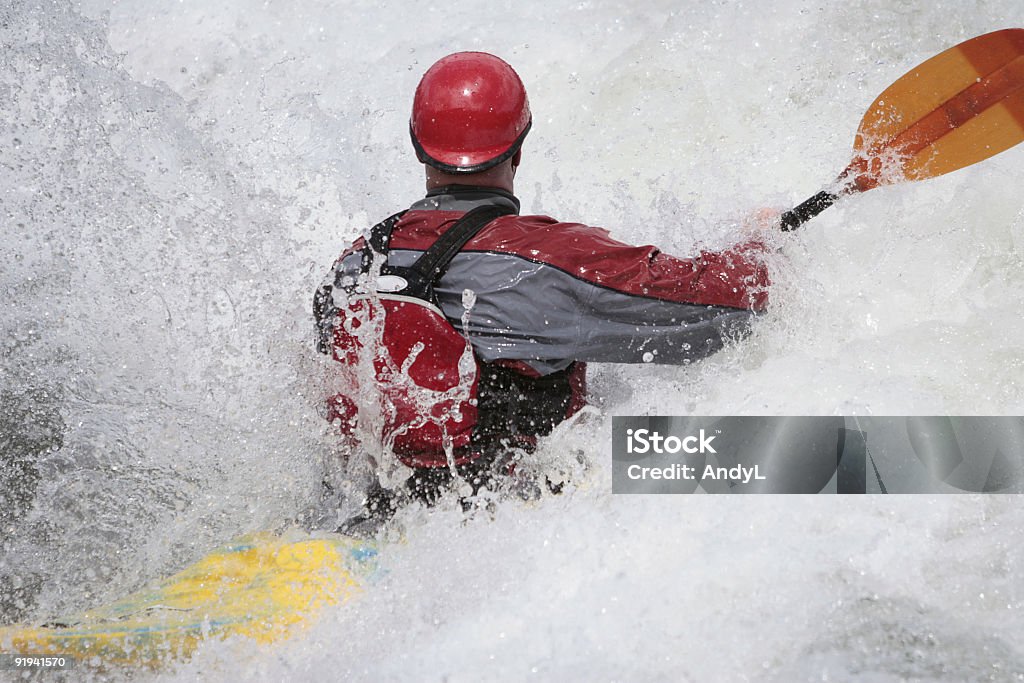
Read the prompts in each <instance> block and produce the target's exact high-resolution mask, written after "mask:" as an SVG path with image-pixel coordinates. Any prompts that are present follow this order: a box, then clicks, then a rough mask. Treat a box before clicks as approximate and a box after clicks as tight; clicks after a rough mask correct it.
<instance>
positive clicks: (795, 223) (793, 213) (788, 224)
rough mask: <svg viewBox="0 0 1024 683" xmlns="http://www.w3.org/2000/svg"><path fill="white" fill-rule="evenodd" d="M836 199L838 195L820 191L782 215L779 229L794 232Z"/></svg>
mask: <svg viewBox="0 0 1024 683" xmlns="http://www.w3.org/2000/svg"><path fill="white" fill-rule="evenodd" d="M837 199H839V195H838V194H833V193H832V192H829V191H828V190H822V191H821V192H819V193H818V194H816V195H814V196H813V197H811V198H810V199H808V200H807V201H806V202H804V203H803V204H800V205H799V206H797V207H794V208H792V209H790V210H789V211H787V212H786V213H784V214H782V221H781V224H780V225H779V228H780V229H781V230H782V231H783V232H789V231H791V230H796V229H797V228H799V227H800V226H801V225H803V224H804V223H806V222H807V221H809V220H811V219H812V218H814V217H815V216H817V215H818V214H819V213H821V212H822V211H824V210H825V209H827V208H828V207H830V206H832V205H833V204H835V203H836V200H837Z"/></svg>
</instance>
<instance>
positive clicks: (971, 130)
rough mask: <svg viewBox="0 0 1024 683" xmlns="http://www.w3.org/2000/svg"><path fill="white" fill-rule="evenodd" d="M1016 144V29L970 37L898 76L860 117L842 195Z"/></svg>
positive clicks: (1019, 81)
mask: <svg viewBox="0 0 1024 683" xmlns="http://www.w3.org/2000/svg"><path fill="white" fill-rule="evenodd" d="M1021 141H1024V29H1019V28H1011V29H1004V30H1001V31H995V32H993V33H986V34H985V35H982V36H978V37H977V38H972V39H971V40H968V41H965V42H963V43H960V44H959V45H957V46H956V47H953V48H950V49H949V50H946V51H945V52H943V53H941V54H938V55H936V56H935V57H932V58H931V59H929V60H928V61H926V62H924V63H923V64H921V65H920V66H918V67H916V68H914V69H912V70H911V71H909V72H908V73H906V74H904V75H903V76H902V77H901V78H900V79H899V80H898V81H896V82H895V83H893V84H892V85H891V86H889V87H888V88H887V89H886V90H885V92H883V93H882V94H881V95H879V96H878V99H876V100H875V101H874V103H873V104H872V105H871V107H870V108H869V109H868V111H867V113H866V114H865V115H864V118H863V120H862V121H861V124H860V128H859V129H858V131H857V137H856V139H855V141H854V145H853V149H854V154H855V158H854V160H853V161H852V162H851V163H850V165H849V166H848V167H847V168H846V170H845V171H843V173H842V175H841V176H840V179H841V180H842V181H844V184H845V185H846V187H847V189H846V192H857V191H861V192H862V191H865V190H870V189H872V188H874V187H878V186H879V185H887V184H890V183H895V182H899V181H902V180H922V179H924V178H934V177H936V176H940V175H943V174H945V173H949V172H951V171H955V170H957V169H960V168H963V167H965V166H970V165H971V164H974V163H977V162H979V161H982V160H983V159H987V158H989V157H990V156H993V155H995V154H998V153H999V152H1002V151H1004V150H1007V149H1009V148H1010V147H1013V146H1014V145H1016V144H1017V143H1019V142H1021Z"/></svg>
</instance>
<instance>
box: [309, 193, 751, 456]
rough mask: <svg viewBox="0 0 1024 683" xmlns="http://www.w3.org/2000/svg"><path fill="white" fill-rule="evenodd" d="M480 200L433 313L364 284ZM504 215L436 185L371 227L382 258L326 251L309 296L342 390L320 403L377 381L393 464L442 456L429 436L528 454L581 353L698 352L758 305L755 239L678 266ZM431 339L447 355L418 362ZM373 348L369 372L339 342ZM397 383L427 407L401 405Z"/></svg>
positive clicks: (676, 356)
mask: <svg viewBox="0 0 1024 683" xmlns="http://www.w3.org/2000/svg"><path fill="white" fill-rule="evenodd" d="M483 206H491V207H496V208H497V209H500V210H503V211H504V212H506V213H507V215H503V216H500V217H498V218H495V219H494V220H491V221H490V222H489V223H487V224H486V225H485V226H484V227H483V228H482V229H480V230H479V232H477V233H476V234H475V236H473V237H472V238H471V239H469V241H468V242H466V243H465V245H464V246H462V248H461V249H460V250H458V252H457V253H455V254H454V256H453V257H451V258H450V260H447V262H446V263H445V264H444V265H445V267H444V268H443V269H442V270H441V272H440V273H439V275H438V276H437V277H436V278H435V279H434V281H433V282H431V283H430V285H431V288H430V289H431V290H432V291H430V292H429V294H427V295H426V296H425V298H428V299H430V301H427V302H426V303H427V309H428V310H429V309H431V306H433V307H436V308H433V309H432V310H433V313H430V312H428V313H423V312H422V311H420V310H419V308H416V312H414V313H413V315H411V316H410V315H408V314H409V313H410V311H413V308H411V307H409V306H407V305H406V304H407V303H408V301H410V300H411V298H410V297H408V296H404V297H403V296H388V295H387V294H386V293H380V292H376V291H373V290H378V289H381V287H379V286H378V284H376V283H381V282H383V281H385V280H387V277H381V275H382V273H387V272H391V271H389V270H388V268H389V267H393V268H396V269H399V270H401V269H402V268H409V267H410V266H413V264H415V263H417V262H418V261H420V260H421V257H423V256H424V253H425V252H426V251H428V250H429V249H430V247H431V246H432V245H434V244H435V243H436V242H437V241H438V240H439V238H440V237H441V236H442V235H444V234H445V233H446V231H447V230H448V229H449V228H451V227H452V226H453V224H455V223H456V221H458V220H459V219H460V218H462V217H463V216H464V215H465V214H466V213H467V212H469V211H471V210H473V209H477V208H479V207H483ZM518 212H519V201H518V200H517V199H516V198H515V197H514V196H512V195H511V194H509V193H506V192H503V191H501V190H498V189H491V188H479V187H464V186H448V187H444V188H439V189H435V190H432V191H430V192H429V193H428V194H427V196H426V198H424V199H423V200H421V201H419V202H416V203H415V204H413V205H412V206H411V207H410V208H409V209H408V210H407V211H405V212H403V213H401V214H396V216H393V217H392V218H391V219H389V220H390V224H389V223H388V221H385V223H382V224H380V225H378V226H376V228H375V233H379V232H380V230H381V228H382V226H384V227H385V228H386V232H387V240H386V244H385V245H383V252H384V253H380V252H381V251H382V246H381V245H380V244H376V245H373V248H370V247H371V245H370V242H372V241H373V240H372V239H371V240H369V241H368V240H367V239H365V238H360V239H359V240H357V241H356V242H355V244H353V245H352V246H351V247H350V248H349V249H348V250H347V251H346V252H345V253H343V254H342V256H341V258H340V259H339V260H338V261H337V262H336V263H335V265H334V269H333V270H332V272H331V274H330V275H329V277H328V278H327V279H326V280H325V282H324V284H323V285H322V286H321V288H320V289H319V290H318V292H317V296H316V298H315V301H314V312H315V315H316V318H317V325H318V330H319V335H320V336H319V346H320V349H321V351H323V352H325V353H333V355H334V357H335V359H337V360H339V361H340V362H341V363H342V365H343V367H345V368H346V370H345V371H346V372H348V374H349V377H348V380H347V381H348V386H349V391H348V392H346V393H343V394H340V395H338V396H336V397H334V399H332V402H331V405H332V414H331V418H332V419H341V421H342V424H343V425H348V426H351V425H352V424H353V422H354V421H355V420H363V419H364V416H362V415H359V406H364V405H365V404H366V403H367V401H368V398H367V395H366V393H365V391H366V387H365V385H366V384H367V383H368V382H369V383H377V384H380V383H383V384H385V385H389V386H390V387H391V390H392V391H391V393H390V396H391V397H392V398H391V399H389V400H386V401H385V403H386V404H389V405H385V406H383V408H382V407H381V406H380V405H379V404H377V405H374V407H373V409H372V411H370V412H372V413H373V415H374V416H375V418H374V419H376V420H377V421H378V422H381V423H382V424H383V427H384V435H383V438H384V440H385V441H386V442H387V443H388V445H389V447H391V448H392V449H393V450H394V452H395V453H396V455H398V456H399V457H400V458H401V459H402V460H403V461H404V462H405V463H406V464H408V465H412V466H444V465H446V464H447V462H448V460H447V457H446V454H445V452H444V446H445V445H450V449H449V450H453V452H454V460H455V461H456V462H466V461H469V460H472V459H474V458H476V457H478V456H479V455H480V454H481V453H485V452H487V451H489V450H494V449H501V448H504V449H507V448H509V447H516V446H518V447H526V448H529V447H530V446H531V444H532V443H533V442H534V441H535V439H536V437H537V436H542V435H544V434H547V433H548V432H550V430H551V429H552V428H553V427H554V426H555V425H556V424H558V423H559V422H561V421H562V420H563V419H565V418H566V417H568V416H569V415H572V414H573V413H574V412H576V411H577V410H578V409H579V408H580V407H582V405H583V404H584V396H583V393H584V386H585V372H586V369H585V364H584V363H585V362H586V361H595V362H606V363H649V362H653V363H675V364H682V363H687V362H690V361H693V360H698V359H701V358H704V357H706V356H708V355H710V354H712V353H714V352H715V351H717V350H719V349H720V348H722V346H723V344H724V343H725V342H726V340H728V339H730V338H735V337H737V336H739V335H741V334H743V333H744V332H745V331H746V329H747V327H748V324H749V321H750V318H751V316H752V315H753V314H754V313H755V312H757V311H760V310H762V309H763V308H764V307H765V305H766V303H767V288H768V284H769V280H768V273H767V270H766V268H765V266H764V264H763V263H762V261H761V259H760V257H761V255H762V253H763V247H762V246H761V245H760V244H759V243H756V242H751V243H749V244H746V245H740V246H738V247H735V248H733V249H732V250H728V251H723V252H718V253H708V252H702V253H700V254H699V255H698V256H696V257H694V258H690V259H681V258H676V257H674V256H669V255H667V254H664V253H662V252H661V251H659V250H658V249H657V248H655V247H653V246H630V245H627V244H623V243H621V242H618V241H615V240H613V239H611V237H610V236H609V235H608V232H607V231H605V230H603V229H600V228H595V227H590V226H586V225H582V224H579V223H561V222H559V221H556V220H554V219H552V218H548V217H546V216H520V215H518ZM381 266H383V267H384V270H381ZM370 271H373V272H370ZM395 272H398V271H395ZM387 289H388V287H383V290H387ZM357 292H362V293H361V294H357ZM431 316H434V318H436V319H431ZM441 316H443V318H444V319H446V323H447V324H445V323H444V322H441V323H438V320H440V319H441ZM367 323H370V324H367ZM435 338H436V339H438V340H439V341H438V342H437V344H438V347H439V348H440V347H445V348H446V349H447V350H446V351H443V352H440V354H439V355H436V354H435V355H434V356H431V355H430V354H431V353H433V352H432V351H431V343H432V341H431V340H433V339H435ZM442 338H443V339H442ZM466 340H468V345H467V344H466ZM460 344H461V345H464V346H465V347H466V348H471V352H472V362H473V363H475V368H472V369H473V370H475V372H471V373H469V374H467V373H466V372H465V370H466V358H465V357H464V355H468V354H461V353H460V351H459V348H460ZM373 346H378V347H382V348H381V349H377V350H372V348H371V355H372V360H371V363H372V364H373V369H372V370H371V369H368V368H367V369H364V370H363V371H361V372H360V371H359V370H358V368H357V367H355V366H357V365H358V364H359V362H360V361H359V359H358V354H356V353H355V350H356V349H357V347H358V348H359V349H366V348H369V347H373ZM424 346H425V347H426V351H424V350H423V349H424ZM387 347H391V349H390V350H389V349H388V348H387ZM417 354H419V355H417ZM382 356H386V357H387V358H385V359H384V360H382ZM399 356H400V360H396V359H399ZM410 359H411V360H410ZM425 359H430V360H429V363H428V362H427V361H426V360H425ZM460 362H461V368H462V369H461V370H460V369H458V367H457V366H459V364H460ZM403 364H404V367H403ZM431 364H433V365H431ZM417 365H418V366H420V369H419V370H418V371H414V370H413V368H415V367H416V366H417ZM428 365H429V367H428ZM435 366H436V367H435ZM410 377H412V379H413V383H412V384H410V383H409V381H408V380H409V378H410ZM360 378H362V381H360ZM431 382H433V383H434V385H435V386H430V384H431ZM418 384H424V385H426V386H427V388H428V389H429V391H427V392H426V393H423V392H419V389H420V387H419V386H417V385H418ZM457 385H461V386H462V387H463V389H464V391H461V393H460V392H459V391H455V390H454V389H453V388H454V387H456V386H457ZM396 387H397V389H398V393H400V394H401V395H402V398H401V399H400V400H395V399H394V396H395V391H394V389H395V388H396ZM410 392H411V393H412V394H418V395H419V396H420V398H421V399H422V398H424V397H426V399H427V400H428V402H430V401H432V402H433V403H434V405H432V406H427V405H419V406H414V407H412V408H410V405H412V404H410V403H409V401H410V400H413V402H415V399H409V398H408V396H409V395H410ZM384 393H385V394H388V391H387V390H385V392H384ZM355 394H358V395H359V397H358V398H357V397H356V395H355ZM370 403H373V401H370ZM382 416H383V417H382Z"/></svg>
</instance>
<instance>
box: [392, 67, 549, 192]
mask: <svg viewBox="0 0 1024 683" xmlns="http://www.w3.org/2000/svg"><path fill="white" fill-rule="evenodd" d="M530 124H531V118H530V103H529V101H528V100H527V99H526V88H524V87H523V82H522V81H521V80H519V75H518V74H516V72H515V71H514V70H513V69H512V67H511V66H509V65H508V64H506V63H505V62H504V61H502V60H501V59H498V58H497V57H495V56H494V55H490V54H487V53H486V52H456V53H455V54H452V55H448V56H447V57H444V58H442V59H441V60H439V61H438V62H437V63H436V64H434V65H433V66H432V67H430V68H429V69H427V73H425V74H423V78H422V79H421V80H420V84H419V86H418V87H417V88H416V96H415V98H414V99H413V103H412V118H411V119H410V120H409V133H410V134H411V135H412V144H413V147H415V148H416V156H417V158H418V159H419V160H420V161H421V162H423V163H424V164H429V165H431V166H433V167H434V168H437V169H440V170H442V171H445V172H446V173H477V172H479V171H485V170H487V169H489V168H491V167H493V166H497V165H498V164H500V163H501V162H503V161H505V160H506V159H509V158H511V157H512V155H514V154H515V153H516V152H517V151H519V147H520V146H521V145H522V144H523V139H524V138H526V134H527V133H528V132H529V131H530Z"/></svg>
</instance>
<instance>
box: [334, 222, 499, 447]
mask: <svg viewBox="0 0 1024 683" xmlns="http://www.w3.org/2000/svg"><path fill="white" fill-rule="evenodd" d="M403 213H404V212H402V213H398V214H395V215H393V216H391V217H390V218H388V219H386V220H384V221H383V222H381V223H379V224H378V225H376V226H374V227H373V228H372V229H371V232H370V236H369V239H367V240H366V241H365V243H364V245H363V247H362V253H361V263H360V273H359V276H358V277H355V278H353V277H351V276H345V277H342V276H341V274H340V273H337V272H336V275H335V277H334V279H333V282H332V283H328V284H326V285H324V286H323V287H321V288H320V290H319V291H318V292H317V296H316V299H315V300H314V312H315V314H316V318H317V320H318V324H319V328H320V331H321V338H320V346H321V350H322V351H325V352H327V351H330V353H332V355H333V357H334V359H335V360H337V361H338V362H339V363H341V365H342V367H343V368H344V370H343V373H344V374H345V375H346V376H345V377H343V378H342V381H343V382H344V383H345V384H346V385H348V387H349V388H350V389H351V391H349V392H343V393H341V394H338V395H336V396H334V397H333V398H332V399H330V401H329V415H328V418H329V419H331V421H332V422H333V421H337V422H338V424H340V426H341V428H342V430H343V431H345V432H349V433H351V432H352V431H353V430H354V428H355V427H356V425H357V424H358V426H359V428H360V429H361V430H365V429H368V428H369V429H372V431H374V432H376V433H375V437H377V438H379V439H380V440H381V442H382V443H383V444H384V446H385V447H386V448H388V449H389V450H391V451H392V452H393V453H394V454H395V455H396V456H398V458H399V459H400V460H401V461H402V462H403V463H405V464H406V465H408V466H410V467H441V466H446V465H448V464H449V462H450V460H449V458H450V459H451V461H453V462H454V464H456V465H459V464H464V463H465V462H469V461H470V460H473V459H474V458H475V457H476V456H477V455H478V453H476V452H474V450H473V448H471V442H472V441H473V432H474V427H476V425H477V423H478V419H477V418H478V406H477V393H478V386H479V381H480V364H479V362H478V361H477V359H476V357H475V355H474V354H473V349H472V346H471V345H470V343H469V340H468V339H467V338H466V337H464V336H463V335H462V334H460V333H459V332H458V331H457V330H456V329H455V328H454V327H452V325H451V324H450V323H449V322H448V320H447V319H446V318H445V316H444V313H443V312H442V311H441V308H440V306H439V305H438V301H437V297H436V295H435V293H434V285H435V283H436V282H437V280H438V279H439V278H440V277H441V275H442V274H443V273H444V271H445V269H446V268H447V266H448V264H449V262H450V261H451V260H452V258H453V257H454V256H455V255H456V254H457V253H458V252H459V250H460V249H461V248H462V247H463V246H464V245H465V244H466V242H468V241H469V240H470V239H472V238H473V236H474V235H476V234H477V233H478V232H479V231H480V230H481V229H483V227H484V226H485V225H487V224H488V223H490V222H491V221H493V220H494V219H495V218H498V217H499V216H502V215H506V214H511V213H513V210H512V209H511V208H506V207H501V206H494V205H489V206H483V207H478V208H476V209H473V210H472V211H470V212H468V213H466V214H465V215H464V216H463V217H462V218H460V219H459V220H458V221H456V222H455V224H453V225H452V226H451V227H450V228H449V229H448V230H447V231H446V232H445V233H444V234H443V235H441V237H439V238H438V239H437V241H436V242H434V244H433V245H431V247H430V248H429V249H427V250H426V251H424V252H423V254H422V255H421V256H420V257H419V258H418V259H417V260H416V261H415V262H414V263H413V264H412V265H411V266H408V267H400V266H395V265H392V264H389V263H388V262H387V257H388V251H389V244H390V240H391V233H392V231H393V230H394V228H395V226H396V225H397V224H398V221H399V220H400V219H401V217H402V215H403ZM369 386H372V387H374V389H373V391H374V392H375V393H376V396H375V397H374V396H371V395H368V391H367V388H368V387H369ZM349 394H358V396H359V398H358V403H357V401H355V400H353V398H352V396H350V395H349ZM375 399H376V400H375Z"/></svg>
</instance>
